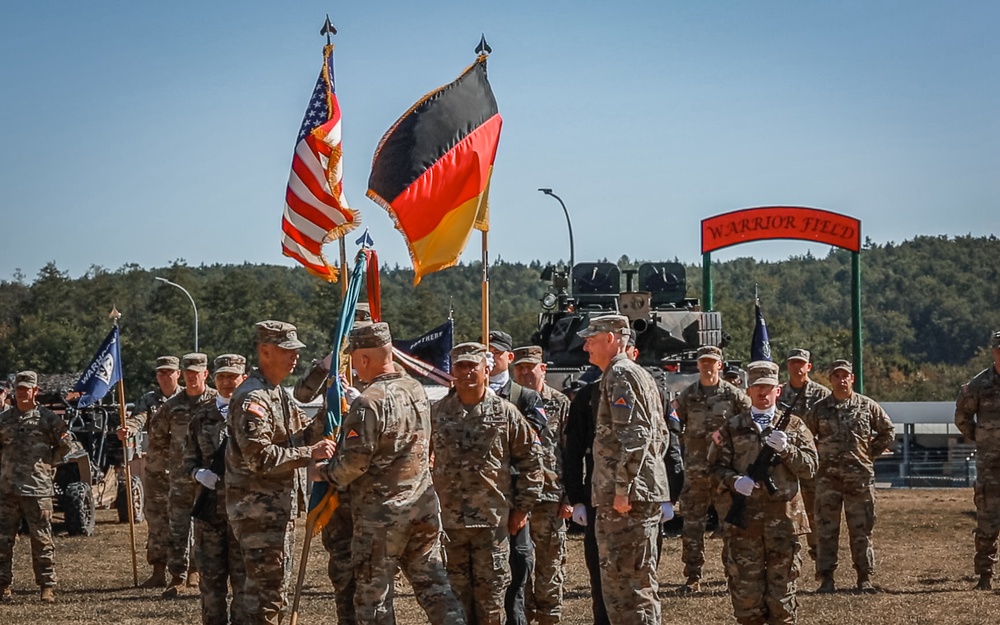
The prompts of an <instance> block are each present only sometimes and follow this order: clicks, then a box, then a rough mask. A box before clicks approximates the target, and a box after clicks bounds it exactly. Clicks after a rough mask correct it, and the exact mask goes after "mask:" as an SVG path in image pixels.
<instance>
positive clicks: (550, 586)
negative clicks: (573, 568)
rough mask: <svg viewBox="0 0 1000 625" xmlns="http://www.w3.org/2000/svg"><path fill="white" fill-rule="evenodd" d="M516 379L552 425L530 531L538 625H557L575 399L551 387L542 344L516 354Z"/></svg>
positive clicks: (568, 508) (563, 570) (547, 426)
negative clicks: (565, 464) (566, 455)
mask: <svg viewBox="0 0 1000 625" xmlns="http://www.w3.org/2000/svg"><path fill="white" fill-rule="evenodd" d="M513 367H514V380H515V381H516V382H517V383H518V384H520V385H521V386H523V387H524V388H527V389H531V390H533V391H535V392H536V393H538V394H539V395H540V396H541V398H542V401H543V402H544V404H545V416H546V423H545V428H544V429H543V430H542V432H541V433H540V437H541V439H542V446H543V447H544V450H543V456H542V465H543V466H544V468H545V488H544V489H543V491H542V496H541V498H540V499H539V501H538V503H537V504H536V505H535V507H534V509H532V511H531V520H530V522H529V523H528V526H529V528H530V531H531V541H532V542H533V543H534V545H535V574H534V580H533V581H534V583H533V584H532V585H531V586H532V598H533V607H534V610H533V611H534V614H535V618H534V620H535V621H536V622H538V623H539V625H553V624H555V623H558V622H559V621H560V619H561V618H562V595H563V584H564V583H565V581H566V519H568V518H569V517H570V516H571V515H572V514H573V508H572V507H571V506H570V505H569V501H568V500H567V499H566V493H565V492H564V491H563V486H562V450H563V442H564V440H565V439H564V437H563V433H564V429H565V427H566V417H567V416H568V415H569V399H568V398H567V397H566V396H565V395H563V394H562V393H560V392H559V391H557V390H555V389H554V388H552V387H551V386H549V385H548V384H546V383H545V371H546V368H547V365H546V364H545V362H544V361H543V360H542V348H541V347H539V346H538V345H528V346H525V347H518V348H517V349H515V350H514V362H513Z"/></svg>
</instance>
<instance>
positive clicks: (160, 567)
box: [118, 356, 181, 588]
mask: <svg viewBox="0 0 1000 625" xmlns="http://www.w3.org/2000/svg"><path fill="white" fill-rule="evenodd" d="M179 365H180V360H178V358H177V356H160V357H159V358H157V359H156V385H157V388H155V389H154V390H152V391H149V392H148V393H146V394H145V395H143V396H142V397H141V398H139V401H137V402H136V404H135V408H133V409H132V414H130V415H129V416H128V417H126V419H125V425H123V426H121V427H119V428H118V438H119V439H120V440H122V441H125V439H127V438H128V437H130V436H135V435H136V434H137V433H138V432H141V431H142V430H144V429H146V428H147V426H148V424H149V421H150V419H151V418H152V417H153V415H155V414H156V411H157V410H159V409H160V407H161V406H163V404H165V403H166V401H167V400H168V399H170V398H171V397H173V396H174V395H176V394H177V393H179V392H180V390H181V387H180V384H179V383H178V381H179V379H180V375H181V371H180V367H179ZM142 491H143V497H144V500H143V512H144V514H145V516H146V526H147V528H148V529H149V532H148V534H149V535H148V536H147V537H146V562H148V563H149V564H151V565H152V566H153V574H152V575H151V576H150V577H149V579H147V580H146V581H145V582H143V583H142V586H141V587H142V588H163V587H164V586H166V585H167V559H168V558H169V557H170V541H169V537H170V515H169V505H168V501H169V497H170V479H169V477H168V476H167V454H160V453H155V454H154V453H152V450H150V453H149V454H148V455H147V457H146V462H145V466H144V467H143V471H142Z"/></svg>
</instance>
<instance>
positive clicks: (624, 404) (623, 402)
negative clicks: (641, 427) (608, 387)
mask: <svg viewBox="0 0 1000 625" xmlns="http://www.w3.org/2000/svg"><path fill="white" fill-rule="evenodd" d="M612 405H613V406H616V407H618V408H631V407H632V404H630V403H629V401H628V399H626V397H625V396H624V395H622V396H621V397H619V398H618V399H616V400H615V401H614V402H612Z"/></svg>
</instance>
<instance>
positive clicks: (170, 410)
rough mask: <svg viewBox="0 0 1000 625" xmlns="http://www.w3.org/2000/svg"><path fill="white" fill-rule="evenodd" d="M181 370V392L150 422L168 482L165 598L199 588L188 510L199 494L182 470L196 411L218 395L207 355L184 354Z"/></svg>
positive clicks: (151, 442) (152, 440)
mask: <svg viewBox="0 0 1000 625" xmlns="http://www.w3.org/2000/svg"><path fill="white" fill-rule="evenodd" d="M181 370H182V371H183V375H184V385H185V386H184V392H183V393H177V394H176V395H174V396H173V397H171V398H170V399H168V400H167V401H166V402H165V403H164V404H163V406H161V407H160V409H159V410H157V411H156V414H155V415H153V418H152V419H151V420H150V422H149V449H150V454H151V455H152V452H153V451H154V450H155V452H156V455H157V456H159V457H160V458H166V469H167V475H168V477H169V480H170V496H169V505H168V511H169V518H170V536H169V544H170V552H169V553H170V557H169V558H168V559H167V570H169V571H170V584H169V585H168V586H167V589H166V590H164V591H163V597H164V598H166V599H172V598H175V597H177V596H179V595H181V594H182V593H183V592H184V586H185V583H186V584H187V587H188V588H197V587H198V585H199V579H198V573H197V570H198V567H197V565H196V564H195V562H194V560H193V559H192V558H191V542H192V540H191V539H192V537H193V536H192V531H191V530H192V521H191V507H192V506H194V498H195V496H196V495H197V494H198V489H197V486H198V484H197V483H195V482H194V480H192V479H191V475H190V474H188V473H187V472H185V471H184V440H185V439H186V438H187V432H188V426H189V425H190V424H191V416H192V415H193V414H194V411H195V409H197V408H198V407H199V406H200V405H201V404H206V403H207V404H214V403H215V398H216V396H218V394H219V393H218V392H217V391H216V390H215V389H214V388H209V387H208V356H206V355H205V354H199V353H194V354H186V355H185V356H184V357H183V358H181Z"/></svg>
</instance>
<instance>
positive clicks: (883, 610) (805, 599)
mask: <svg viewBox="0 0 1000 625" xmlns="http://www.w3.org/2000/svg"><path fill="white" fill-rule="evenodd" d="M878 505H879V508H878V515H879V516H878V522H877V524H876V529H875V551H876V557H877V561H878V567H879V570H878V574H877V576H876V583H877V584H878V585H879V586H880V587H881V589H882V592H880V593H879V594H877V595H864V596H863V595H859V594H856V593H854V592H851V591H840V592H837V593H836V594H834V595H822V596H820V595H815V594H813V592H812V591H813V590H814V589H815V587H816V583H815V582H814V581H813V572H814V569H813V565H812V562H810V561H809V560H808V558H807V559H806V561H805V562H804V564H803V574H802V577H801V578H800V592H799V597H800V608H799V621H800V623H803V624H806V625H808V624H826V623H830V624H833V623H837V624H872V625H875V624H877V625H890V624H899V625H903V624H906V625H920V624H927V625H932V624H933V625H974V624H983V625H995V624H996V623H998V622H1000V596H998V593H983V592H972V591H970V590H969V589H970V588H971V587H972V585H973V583H974V582H975V579H974V578H973V576H972V550H973V546H972V529H973V526H974V518H973V508H972V492H971V490H881V491H879V504H878ZM57 516H58V515H57ZM57 520H58V519H57ZM98 523H99V524H98V527H97V531H96V532H95V534H94V535H93V536H91V537H89V538H78V537H74V538H70V537H59V538H57V541H56V558H57V569H58V573H59V577H60V585H59V588H58V591H57V592H58V602H57V603H56V604H55V605H52V606H46V605H43V604H41V603H40V602H39V601H38V593H37V588H36V587H35V586H34V584H33V578H32V574H31V557H30V552H29V545H28V542H27V540H25V539H24V538H23V537H21V538H19V539H18V543H17V547H16V549H15V555H14V577H15V581H14V593H15V602H14V603H13V604H4V605H0V623H3V624H4V625H14V624H36V623H53V624H63V623H72V624H74V625H91V624H94V625H96V624H102V625H103V624H109V623H150V624H156V625H159V624H166V623H198V622H200V616H199V611H198V599H197V596H195V595H189V596H185V597H183V598H181V599H176V600H163V599H160V597H159V591H153V590H139V589H135V588H133V587H132V567H131V559H130V555H129V532H128V526H127V525H120V524H118V523H117V521H116V518H115V513H114V511H101V512H99V519H98ZM136 529H137V544H138V545H139V547H140V554H141V553H142V546H143V545H144V544H145V536H146V527H145V525H139V526H137V528H136ZM842 534H844V535H846V530H844V532H842ZM298 538H299V541H300V544H301V539H302V531H301V528H300V530H299V537H298ZM313 544H314V545H315V547H314V548H313V550H312V553H311V557H310V559H309V572H308V575H307V581H306V586H305V591H304V593H303V599H302V611H301V617H300V621H299V622H301V623H303V624H307V623H335V622H336V616H335V608H334V603H333V593H332V589H331V587H330V584H329V580H328V579H327V578H326V574H325V566H326V553H325V552H324V551H323V550H322V547H320V546H319V545H318V544H317V543H313ZM707 545H708V556H707V558H708V560H707V561H708V565H707V566H706V571H705V573H706V579H705V581H706V582H707V583H706V584H705V586H704V588H705V590H704V591H703V592H702V593H701V594H699V595H695V596H684V597H678V596H675V595H674V593H673V589H674V588H675V587H676V585H677V584H679V583H680V582H681V581H682V577H681V562H680V548H681V547H680V539H678V538H668V539H666V541H665V542H664V553H663V556H662V558H661V562H660V584H661V593H660V594H661V597H662V600H663V622H664V623H672V624H673V623H697V624H698V625H712V624H716V623H732V622H733V618H732V612H731V606H730V604H729V597H728V594H727V593H726V588H725V582H724V580H723V576H722V567H721V564H719V557H720V551H721V541H720V540H717V539H710V540H708V541H707ZM300 553H301V548H300V550H299V552H298V553H297V554H296V557H298V554H300ZM296 566H297V565H296ZM139 574H140V579H142V578H144V577H145V576H146V575H147V574H148V568H147V567H146V565H145V564H144V562H143V558H142V557H141V555H140V563H139ZM837 582H838V585H839V586H840V587H843V588H851V587H853V583H854V574H853V570H852V569H851V566H850V553H849V551H848V550H847V545H846V540H845V541H844V542H842V544H841V567H840V575H839V577H838V579H837ZM564 605H565V608H564V622H566V623H569V624H584V623H590V622H591V619H590V587H589V585H588V582H587V571H586V567H585V566H584V563H583V545H582V537H581V535H580V534H574V535H571V538H570V544H569V567H568V581H567V584H566V596H565V603H564ZM396 615H397V622H398V623H399V624H400V625H408V624H417V623H426V622H427V620H426V618H425V617H424V615H423V612H421V611H420V609H419V608H418V607H417V606H416V603H415V602H414V600H413V595H412V593H411V592H410V591H409V589H408V588H407V589H406V590H405V591H404V592H403V593H402V594H401V596H399V597H398V598H397V604H396ZM435 625H446V624H435Z"/></svg>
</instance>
